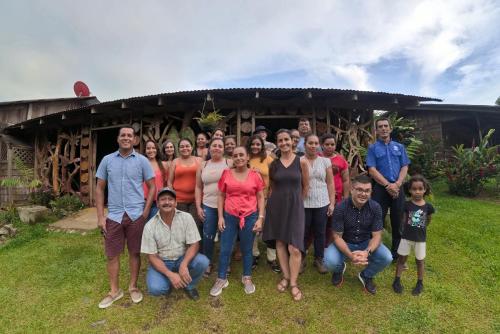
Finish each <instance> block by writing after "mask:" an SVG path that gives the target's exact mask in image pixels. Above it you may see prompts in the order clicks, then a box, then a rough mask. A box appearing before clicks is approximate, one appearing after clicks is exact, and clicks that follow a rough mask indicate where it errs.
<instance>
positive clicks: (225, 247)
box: [219, 211, 258, 279]
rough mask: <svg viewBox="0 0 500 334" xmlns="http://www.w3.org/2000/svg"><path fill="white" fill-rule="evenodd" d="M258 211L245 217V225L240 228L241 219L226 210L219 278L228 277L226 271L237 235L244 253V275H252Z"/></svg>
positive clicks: (221, 240) (221, 242)
mask: <svg viewBox="0 0 500 334" xmlns="http://www.w3.org/2000/svg"><path fill="white" fill-rule="evenodd" d="M257 216H258V213H257V211H256V212H254V213H252V214H250V215H249V216H246V217H245V226H244V227H243V229H242V230H240V219H239V218H238V217H236V216H233V215H230V214H229V213H227V212H225V211H224V222H225V224H226V228H225V229H224V231H223V232H222V233H221V235H220V255H219V278H222V279H226V274H227V273H226V271H227V268H228V267H229V263H230V261H231V253H232V252H233V247H234V243H235V242H236V237H237V236H238V235H239V237H240V248H241V253H242V255H243V257H242V262H243V276H251V275H252V263H253V256H252V247H253V239H254V237H255V233H254V232H253V231H252V229H253V227H254V226H255V222H256V221H257Z"/></svg>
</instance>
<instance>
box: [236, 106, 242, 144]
mask: <svg viewBox="0 0 500 334" xmlns="http://www.w3.org/2000/svg"><path fill="white" fill-rule="evenodd" d="M236 143H237V145H241V144H240V143H241V109H240V107H238V110H237V111H236Z"/></svg>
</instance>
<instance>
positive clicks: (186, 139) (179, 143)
mask: <svg viewBox="0 0 500 334" xmlns="http://www.w3.org/2000/svg"><path fill="white" fill-rule="evenodd" d="M183 141H187V142H188V143H189V145H191V147H193V142H192V141H191V139H189V138H181V139H180V140H179V142H178V143H177V148H180V146H181V142H183Z"/></svg>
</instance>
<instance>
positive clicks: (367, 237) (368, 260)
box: [324, 175, 392, 294]
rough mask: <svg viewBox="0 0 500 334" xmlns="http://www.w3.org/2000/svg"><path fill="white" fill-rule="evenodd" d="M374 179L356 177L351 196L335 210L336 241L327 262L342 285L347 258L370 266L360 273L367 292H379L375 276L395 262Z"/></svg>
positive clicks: (337, 284)
mask: <svg viewBox="0 0 500 334" xmlns="http://www.w3.org/2000/svg"><path fill="white" fill-rule="evenodd" d="M371 192H372V180H371V178H370V177H368V176H366V175H359V176H357V177H355V178H354V179H353V180H352V183H351V197H349V198H348V199H345V200H343V201H342V202H340V203H339V204H338V205H337V206H336V207H335V211H334V212H333V219H332V221H333V223H332V230H333V243H332V244H331V245H330V246H329V247H328V248H327V250H326V251H325V255H324V264H325V266H326V268H327V269H328V271H330V272H333V274H332V284H333V285H335V286H341V285H342V283H343V282H344V272H345V269H346V263H345V260H346V259H348V260H350V261H351V262H352V263H353V264H354V265H358V266H366V268H364V270H363V271H361V272H360V273H359V275H358V277H359V280H360V281H361V283H362V284H363V287H364V288H365V290H366V291H368V292H369V293H371V294H375V292H376V287H375V283H374V282H373V278H374V277H375V275H376V274H377V273H379V272H380V271H382V270H383V269H384V268H385V267H387V266H388V265H390V264H391V261H392V255H391V252H390V251H389V249H387V247H385V246H384V244H382V230H383V223H382V208H381V207H380V205H379V204H378V203H377V202H375V201H373V200H371V199H370V196H371Z"/></svg>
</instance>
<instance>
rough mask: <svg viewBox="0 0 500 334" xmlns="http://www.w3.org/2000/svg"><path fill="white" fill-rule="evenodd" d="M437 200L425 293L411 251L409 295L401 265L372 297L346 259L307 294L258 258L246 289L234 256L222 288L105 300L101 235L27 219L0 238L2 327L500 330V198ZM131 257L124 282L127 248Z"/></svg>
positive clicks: (310, 279)
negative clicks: (298, 296)
mask: <svg viewBox="0 0 500 334" xmlns="http://www.w3.org/2000/svg"><path fill="white" fill-rule="evenodd" d="M437 188H443V187H442V186H438V187H437ZM433 203H434V205H435V207H436V209H437V213H436V215H435V216H434V218H433V222H432V224H431V226H430V227H429V230H428V250H427V254H428V256H427V263H426V267H427V268H426V277H425V280H424V283H425V291H424V293H423V294H422V295H421V296H420V297H413V296H412V295H411V288H412V287H413V286H414V284H415V281H416V270H415V265H414V263H413V260H412V261H411V262H409V265H410V269H409V270H408V271H406V272H405V273H404V274H403V278H402V282H403V285H404V286H405V292H404V294H403V295H401V296H400V295H396V294H394V293H393V292H392V289H391V283H392V279H393V274H394V266H393V265H392V266H391V267H389V268H388V269H386V270H385V271H384V272H382V273H381V274H380V275H378V276H377V278H376V283H377V288H378V292H377V294H376V295H375V296H371V295H368V294H366V293H364V292H363V291H362V289H361V284H360V282H359V281H358V279H357V277H356V276H357V273H358V270H359V269H357V268H354V267H353V266H352V265H348V269H347V271H346V277H345V283H344V285H343V286H342V287H341V288H335V287H333V286H332V285H331V284H330V275H320V274H318V273H317V272H316V271H315V270H314V268H313V267H312V258H308V266H307V269H306V272H305V274H303V275H301V276H300V281H299V282H300V285H301V288H302V290H303V292H304V294H305V299H304V300H303V301H301V302H298V303H297V302H294V301H293V300H292V298H291V296H290V294H288V293H285V294H280V293H278V292H277V291H276V289H275V286H276V282H277V280H278V277H279V276H278V275H277V274H274V273H272V272H271V271H270V270H269V269H268V268H267V266H266V265H264V264H263V263H264V261H263V260H261V265H260V266H259V267H258V269H257V270H256V272H255V273H254V282H255V284H256V286H257V291H256V293H255V294H253V295H245V294H244V292H243V288H242V286H241V283H240V282H239V275H240V273H241V262H235V263H233V274H232V275H231V277H230V278H229V281H230V285H229V287H228V288H227V289H225V290H224V292H223V294H222V295H221V296H220V297H219V298H212V297H209V295H208V291H209V289H210V287H211V284H212V283H213V279H214V277H212V278H210V279H208V280H206V279H205V280H203V281H202V283H201V285H200V287H199V291H200V294H201V295H202V297H201V299H200V300H199V301H198V302H192V301H190V300H188V299H187V298H186V297H185V296H184V294H183V293H182V292H174V293H173V294H172V295H171V296H170V297H169V298H153V297H150V296H146V297H145V299H144V301H143V302H142V303H140V304H138V305H135V304H132V303H131V301H130V299H129V297H128V295H126V296H125V298H123V299H122V300H120V301H119V302H117V303H116V304H115V305H113V306H112V307H110V308H109V309H106V310H100V309H98V308H97V304H98V302H99V301H100V299H101V298H102V297H103V296H104V295H105V294H106V292H107V291H108V283H107V278H106V277H107V276H106V271H105V257H104V254H103V247H102V243H101V237H100V235H99V234H98V233H97V232H93V233H90V234H87V235H84V236H82V235H78V234H67V233H61V232H47V231H46V230H45V226H43V225H41V226H36V227H25V228H23V229H22V231H21V233H20V236H19V237H17V238H16V239H14V240H12V241H11V242H10V243H9V244H7V245H6V246H4V247H3V248H0V319H1V321H0V333H31V332H44V333H59V332H65V333H87V332H90V333H93V332H96V333H98V332H105V333H142V332H148V333H165V332H170V333H198V332H200V333H243V332H245V333H302V332H308V333H392V332H402V333H407V332H415V333H417V332H422V333H423V332H447V333H463V332H471V333H495V332H496V333H498V332H500V298H499V296H500V284H499V277H500V276H499V275H500V255H499V254H500V238H499V236H500V210H499V209H500V205H499V204H498V202H497V201H487V200H473V199H463V198H458V197H452V196H449V195H447V194H445V193H444V192H443V191H442V189H438V190H437V191H436V194H435V196H434V201H433ZM385 241H386V244H387V241H388V240H387V239H386V240H385ZM122 260H123V261H122V263H123V266H122V275H121V282H122V287H123V288H125V287H126V286H127V278H128V273H127V265H126V261H127V258H126V256H124V257H123V259H122ZM144 269H145V265H143V269H142V274H141V278H140V285H141V287H142V288H143V289H145V277H144V275H145V270H144Z"/></svg>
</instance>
